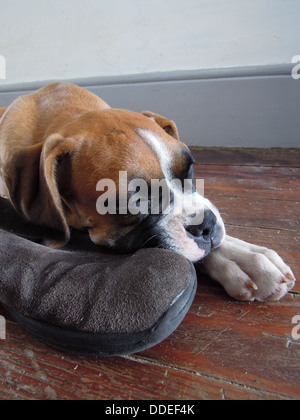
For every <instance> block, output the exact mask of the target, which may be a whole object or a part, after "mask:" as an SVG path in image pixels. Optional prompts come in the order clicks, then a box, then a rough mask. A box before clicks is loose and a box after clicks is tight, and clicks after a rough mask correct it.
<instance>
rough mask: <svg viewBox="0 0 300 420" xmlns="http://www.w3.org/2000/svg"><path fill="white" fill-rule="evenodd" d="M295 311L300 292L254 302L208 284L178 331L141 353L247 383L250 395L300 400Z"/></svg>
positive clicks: (299, 353)
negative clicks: (252, 392)
mask: <svg viewBox="0 0 300 420" xmlns="http://www.w3.org/2000/svg"><path fill="white" fill-rule="evenodd" d="M211 287H214V291H213V293H212V291H211V290H210V288H211ZM295 314H300V296H296V297H292V296H291V295H288V296H287V297H285V298H284V299H283V300H282V301H281V302H273V303H251V304H250V303H243V302H236V301H233V300H232V299H230V298H228V296H226V294H225V293H224V292H223V290H222V289H221V288H219V286H218V285H215V286H208V285H207V284H205V283H204V285H200V286H199V290H198V293H197V296H196V299H195V302H194V304H193V306H192V309H191V310H190V312H189V313H188V315H187V317H186V319H185V321H184V322H183V323H182V324H181V326H180V327H179V328H178V329H177V330H176V332H175V333H174V334H173V335H172V336H171V337H170V338H169V339H168V340H166V341H165V342H163V343H162V344H160V345H159V346H157V347H155V348H153V349H150V350H147V351H145V352H143V353H142V354H141V355H140V357H143V358H144V359H146V360H160V361H163V362H164V363H165V364H168V365H171V366H176V367H177V368H182V369H192V370H194V371H197V372H200V373H201V374H202V375H208V376H210V375H213V376H214V377H215V378H216V377H218V378H219V379H220V380H224V381H228V382H231V383H237V384H239V385H240V386H244V387H245V398H247V388H248V387H250V388H251V389H252V388H255V389H259V390H262V391H267V392H270V393H274V394H276V395H282V396H287V397H292V398H296V399H298V398H300V365H299V357H300V345H299V344H300V343H299V342H295V341H293V340H292V336H291V332H292V324H291V320H292V317H293V316H294V315H295Z"/></svg>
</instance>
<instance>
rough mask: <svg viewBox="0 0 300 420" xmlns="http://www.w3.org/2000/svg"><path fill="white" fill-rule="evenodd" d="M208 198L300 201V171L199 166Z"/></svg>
mask: <svg viewBox="0 0 300 420" xmlns="http://www.w3.org/2000/svg"><path fill="white" fill-rule="evenodd" d="M195 178H196V179H204V185H205V195H207V196H210V197H212V198H214V197H218V196H223V197H243V198H246V197H247V198H253V197H255V198H263V199H274V200H283V201H298V202H299V201H300V168H280V167H268V168H266V167H261V166H232V165H223V166H222V165H218V166H213V165H199V164H197V165H195Z"/></svg>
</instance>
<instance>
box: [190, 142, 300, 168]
mask: <svg viewBox="0 0 300 420" xmlns="http://www.w3.org/2000/svg"><path fill="white" fill-rule="evenodd" d="M191 150H192V152H193V155H194V157H195V159H196V160H197V162H198V163H201V164H206V165H243V166H247V165H250V166H251V165H254V166H259V165H260V166H281V167H283V166H286V167H289V168H291V167H295V168H299V167H300V149H252V148H214V147H209V148H208V147H194V148H191Z"/></svg>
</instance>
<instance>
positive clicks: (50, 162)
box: [4, 134, 73, 248]
mask: <svg viewBox="0 0 300 420" xmlns="http://www.w3.org/2000/svg"><path fill="white" fill-rule="evenodd" d="M72 149H73V140H72V139H66V140H65V139H63V138H62V137H61V136H60V135H58V134H54V135H52V136H50V137H48V139H47V140H46V141H45V143H44V144H42V143H39V144H37V145H34V146H30V147H28V148H26V149H23V150H22V151H20V152H19V153H18V154H17V155H14V159H13V161H10V162H9V164H7V165H6V168H5V176H4V178H5V182H6V185H7V188H8V191H9V195H10V200H11V202H12V203H13V205H14V207H15V209H16V210H17V211H18V212H19V213H20V214H21V215H22V216H23V217H25V218H26V219H27V220H30V221H31V222H33V223H35V224H37V225H42V226H46V227H48V228H50V229H51V233H50V231H49V234H48V232H47V235H48V237H46V240H45V245H48V246H51V247H53V248H59V247H61V246H63V245H65V244H66V243H67V242H68V241H69V239H70V230H69V227H68V224H67V220H66V216H65V212H64V207H63V203H62V200H61V197H60V194H59V180H58V179H57V172H58V171H57V169H58V165H59V161H60V164H61V161H62V159H63V157H64V156H65V155H67V154H68V153H70V152H71V151H72ZM59 172H60V173H61V171H59ZM52 231H53V233H52Z"/></svg>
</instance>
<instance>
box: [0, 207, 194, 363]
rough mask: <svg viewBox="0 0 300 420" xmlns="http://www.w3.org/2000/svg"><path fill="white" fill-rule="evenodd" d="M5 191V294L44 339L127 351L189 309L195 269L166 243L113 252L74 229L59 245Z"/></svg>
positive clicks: (1, 279)
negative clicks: (50, 243) (124, 252)
mask: <svg viewBox="0 0 300 420" xmlns="http://www.w3.org/2000/svg"><path fill="white" fill-rule="evenodd" d="M44 233H45V231H44V229H43V228H39V227H36V226H33V225H31V224H30V223H26V222H24V221H23V220H22V219H20V218H19V217H18V216H17V215H16V213H15V212H14V211H13V209H12V207H11V205H10V204H9V202H8V201H7V200H4V199H0V265H1V275H0V302H1V303H2V305H3V306H4V308H5V309H6V310H7V311H8V312H9V313H10V314H11V315H12V317H13V318H14V319H15V320H16V321H17V322H18V323H19V324H20V325H21V326H22V327H23V328H24V329H25V330H26V331H28V332H29V333H30V334H32V335H33V336H34V337H36V338H38V339H39V340H41V341H42V342H44V343H46V344H48V345H50V346H53V347H55V348H58V349H60V350H66V351H71V352H78V353H85V354H98V355H122V354H129V353H135V352H138V351H141V350H144V349H146V348H149V347H152V346H154V345H155V344H157V343H159V342H161V341H162V340H164V339H165V338H166V337H168V336H169V335H170V334H171V333H172V332H173V331H174V330H175V329H176V328H177V327H178V325H179V324H180V323H181V321H182V320H183V318H184V316H185V315H186V313H187V312H188V310H189V308H190V306H191V304H192V301H193V299H194V296H195V292H196V285H197V281H196V273H195V269H194V266H193V264H192V263H190V262H189V261H188V260H187V259H185V258H184V257H181V256H180V255H177V254H175V253H173V252H171V251H167V250H162V249H142V250H139V251H137V252H136V253H134V254H130V255H115V254H111V253H109V252H106V251H104V250H102V249H100V248H99V247H97V246H94V245H93V244H92V243H91V241H90V239H89V237H88V235H86V234H84V233H78V232H76V233H75V234H74V235H73V238H72V240H71V242H70V243H69V244H68V246H66V247H65V248H63V249H61V250H54V249H50V248H47V247H45V246H43V245H41V242H42V240H43V236H44Z"/></svg>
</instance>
